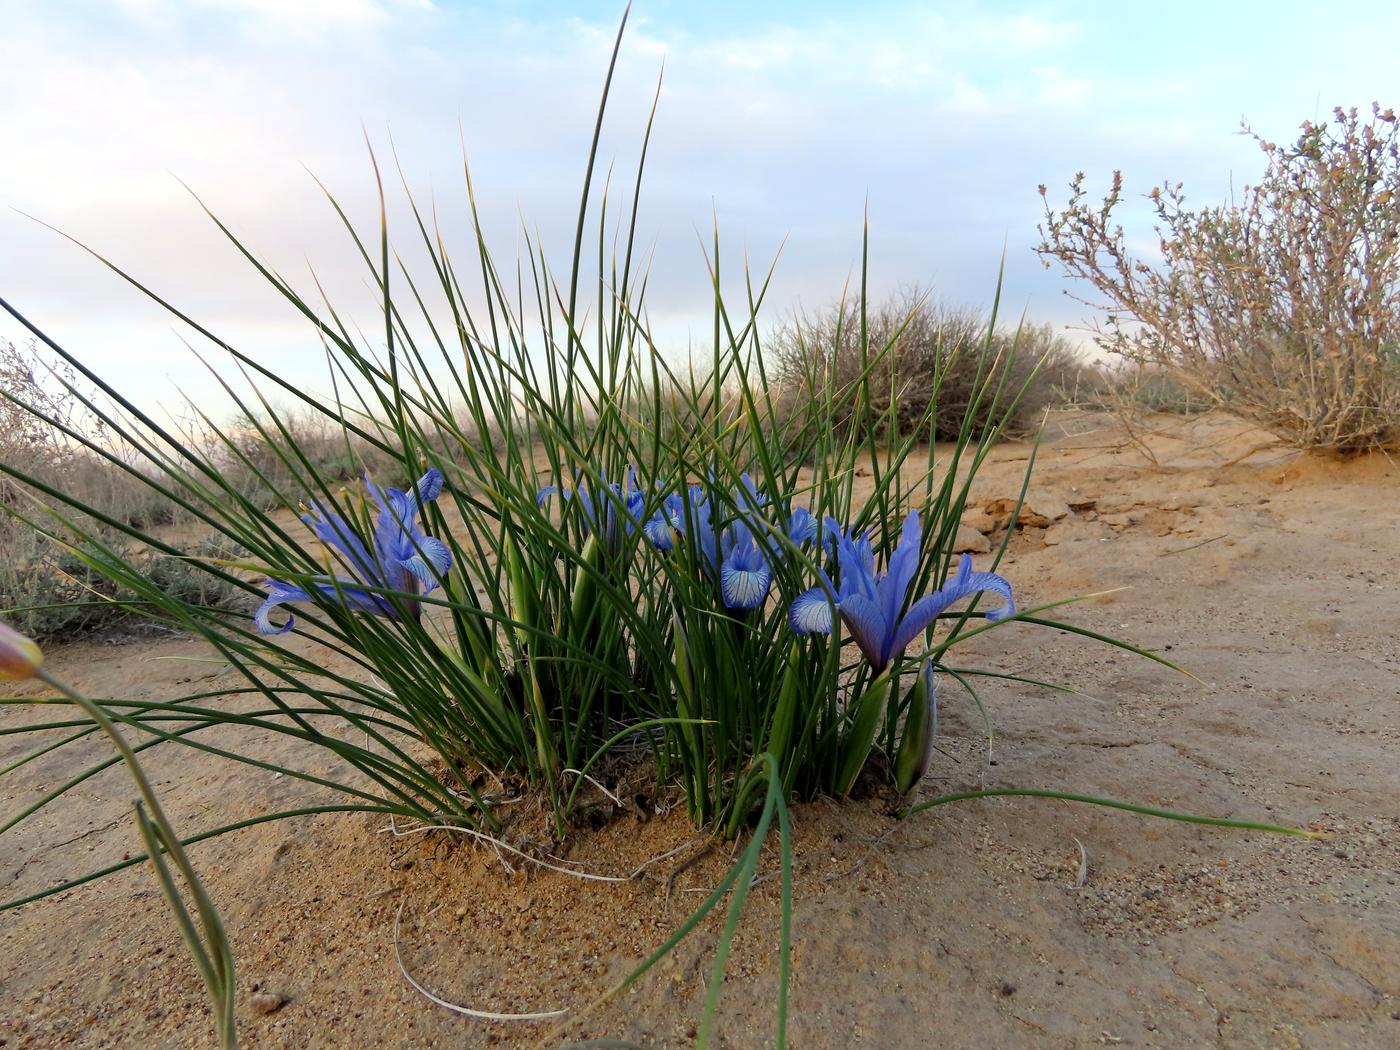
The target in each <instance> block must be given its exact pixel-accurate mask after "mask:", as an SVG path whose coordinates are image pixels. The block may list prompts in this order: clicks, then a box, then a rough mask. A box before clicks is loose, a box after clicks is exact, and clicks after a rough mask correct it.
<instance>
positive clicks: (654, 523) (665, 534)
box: [642, 511, 676, 551]
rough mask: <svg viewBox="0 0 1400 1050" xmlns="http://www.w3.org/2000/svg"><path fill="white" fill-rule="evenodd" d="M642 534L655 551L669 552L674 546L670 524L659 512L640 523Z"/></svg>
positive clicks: (673, 534)
mask: <svg viewBox="0 0 1400 1050" xmlns="http://www.w3.org/2000/svg"><path fill="white" fill-rule="evenodd" d="M642 532H643V534H644V535H645V536H646V538H647V539H648V540H649V541H651V544H652V546H653V547H655V548H656V549H657V550H660V551H669V550H671V549H672V548H673V547H675V545H676V534H675V533H674V532H673V531H672V525H671V522H669V521H667V520H666V518H665V516H664V515H663V514H662V513H661V512H659V511H658V512H657V513H656V514H654V515H652V516H651V517H650V518H648V519H647V520H646V521H645V522H643V523H642Z"/></svg>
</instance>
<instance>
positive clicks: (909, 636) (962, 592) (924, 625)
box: [890, 554, 1016, 655]
mask: <svg viewBox="0 0 1400 1050" xmlns="http://www.w3.org/2000/svg"><path fill="white" fill-rule="evenodd" d="M982 591H992V592H994V593H996V594H1000V595H1002V596H1003V597H1004V598H1005V599H1006V604H1005V605H1004V606H1002V607H1001V608H1000V609H994V610H992V611H991V612H989V613H987V619H989V620H1004V619H1005V618H1006V617H1008V616H1010V615H1011V614H1012V613H1014V612H1015V611H1016V605H1015V603H1014V602H1013V601H1012V598H1011V584H1010V583H1009V582H1007V581H1006V580H1005V579H1003V578H1002V577H1000V576H998V575H997V574H996V573H992V572H973V571H972V557H971V555H967V554H964V555H963V559H962V564H961V566H960V567H959V569H958V574H957V575H956V576H954V577H953V578H952V579H951V580H949V581H948V582H947V583H946V584H944V585H943V587H942V589H940V590H937V591H934V592H933V593H932V594H928V595H925V596H924V597H922V598H920V599H919V600H918V601H916V602H915V603H914V604H913V605H911V606H910V607H909V612H908V613H906V614H905V617H904V619H903V620H901V621H900V623H899V627H898V628H897V629H896V630H895V633H894V644H893V646H892V647H891V649H890V653H891V655H893V654H895V653H902V652H903V651H904V650H905V649H906V648H908V646H909V643H910V642H912V641H913V640H914V639H915V638H917V637H918V636H919V635H920V634H922V633H923V632H924V631H925V630H927V629H928V627H929V625H930V624H932V623H933V621H934V620H935V619H937V618H938V615H939V614H940V613H942V612H943V611H944V610H945V609H947V608H948V607H949V606H950V605H952V604H953V603H954V602H956V601H958V600H959V599H961V598H967V597H970V596H971V595H974V594H979V593H981V592H982Z"/></svg>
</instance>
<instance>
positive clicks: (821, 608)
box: [788, 587, 835, 634]
mask: <svg viewBox="0 0 1400 1050" xmlns="http://www.w3.org/2000/svg"><path fill="white" fill-rule="evenodd" d="M834 608H835V602H834V601H833V599H832V596H831V594H830V593H829V592H828V591H827V590H826V589H825V588H823V587H813V588H812V589H811V590H810V591H807V592H805V593H803V594H799V595H798V596H797V598H795V599H794V600H793V603H792V607H791V608H790V609H789V610H788V623H789V624H791V625H792V629H793V630H794V631H796V632H797V633H798V634H818V633H820V634H830V633H831V613H832V610H833V609H834Z"/></svg>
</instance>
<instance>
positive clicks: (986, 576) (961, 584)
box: [942, 554, 1016, 620]
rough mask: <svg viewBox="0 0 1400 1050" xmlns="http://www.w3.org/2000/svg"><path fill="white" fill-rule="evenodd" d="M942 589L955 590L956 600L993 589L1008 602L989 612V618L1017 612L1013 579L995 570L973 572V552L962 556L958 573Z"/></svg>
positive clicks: (1004, 616) (1000, 618) (995, 618)
mask: <svg viewBox="0 0 1400 1050" xmlns="http://www.w3.org/2000/svg"><path fill="white" fill-rule="evenodd" d="M942 589H943V590H944V591H945V592H953V593H954V595H955V597H954V599H953V600H954V601H956V600H957V599H958V598H964V597H967V596H968V595H971V594H978V593H980V592H982V591H991V592H992V593H993V594H999V595H1001V596H1002V597H1003V598H1005V599H1006V604H1005V605H1003V606H1002V607H1001V608H1000V609H993V610H991V611H990V612H989V613H987V619H989V620H1004V619H1006V618H1007V617H1008V616H1014V615H1015V613H1016V601H1015V599H1014V598H1013V597H1012V595H1011V581H1009V580H1007V579H1006V578H1005V577H1003V576H998V575H997V574H996V573H994V572H973V571H972V555H971V554H964V555H963V556H962V563H961V564H960V565H959V566H958V574H957V575H956V576H955V577H953V579H952V580H951V581H950V582H949V583H946V584H944V585H943V588H942Z"/></svg>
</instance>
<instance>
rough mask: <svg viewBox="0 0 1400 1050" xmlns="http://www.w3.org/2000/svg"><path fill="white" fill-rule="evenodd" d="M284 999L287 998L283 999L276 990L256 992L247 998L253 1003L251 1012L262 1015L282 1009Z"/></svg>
mask: <svg viewBox="0 0 1400 1050" xmlns="http://www.w3.org/2000/svg"><path fill="white" fill-rule="evenodd" d="M286 1001H287V1000H285V999H283V998H282V997H281V996H280V995H278V994H277V993H276V992H258V994H257V995H255V996H253V998H252V999H250V1000H249V1002H251V1003H252V1005H253V1012H254V1013H255V1014H262V1015H263V1016H267V1015H268V1014H271V1013H276V1012H277V1011H278V1010H280V1009H282V1006H283V1005H284V1004H285V1003H286Z"/></svg>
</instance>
